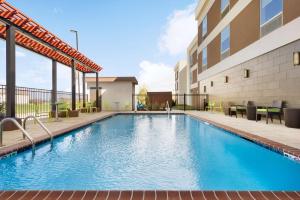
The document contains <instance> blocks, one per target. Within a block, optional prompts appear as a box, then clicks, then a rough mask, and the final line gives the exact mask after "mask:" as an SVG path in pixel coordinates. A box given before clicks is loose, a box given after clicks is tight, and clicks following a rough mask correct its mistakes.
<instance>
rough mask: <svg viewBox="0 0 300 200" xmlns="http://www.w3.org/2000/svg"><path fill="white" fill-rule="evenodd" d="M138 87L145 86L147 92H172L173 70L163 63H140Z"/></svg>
mask: <svg viewBox="0 0 300 200" xmlns="http://www.w3.org/2000/svg"><path fill="white" fill-rule="evenodd" d="M138 80H139V86H140V87H142V86H146V87H147V89H148V91H155V92H157V91H173V90H174V72H173V68H172V67H170V66H167V65H165V64H163V63H151V62H149V61H146V60H144V61H142V62H141V63H140V72H139V76H138Z"/></svg>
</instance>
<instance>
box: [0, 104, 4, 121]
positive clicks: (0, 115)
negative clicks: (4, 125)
mask: <svg viewBox="0 0 300 200" xmlns="http://www.w3.org/2000/svg"><path fill="white" fill-rule="evenodd" d="M4 118H5V105H4V104H3V103H0V121H1V120H2V119H4Z"/></svg>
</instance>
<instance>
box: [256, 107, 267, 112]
mask: <svg viewBox="0 0 300 200" xmlns="http://www.w3.org/2000/svg"><path fill="white" fill-rule="evenodd" d="M256 112H258V113H267V109H266V108H258V109H257V110H256Z"/></svg>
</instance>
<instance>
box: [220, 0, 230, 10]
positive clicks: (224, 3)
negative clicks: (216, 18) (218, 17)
mask: <svg viewBox="0 0 300 200" xmlns="http://www.w3.org/2000/svg"><path fill="white" fill-rule="evenodd" d="M228 7H229V0H221V12H222V13H223V12H224V11H225V10H226V9H227V8H228Z"/></svg>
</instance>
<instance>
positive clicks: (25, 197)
mask: <svg viewBox="0 0 300 200" xmlns="http://www.w3.org/2000/svg"><path fill="white" fill-rule="evenodd" d="M0 199H1V200H299V199H300V192H281V191H278V192H259V191H253V192H252V191H250V192H249V191H241V192H237V191H228V192H226V191H0Z"/></svg>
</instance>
